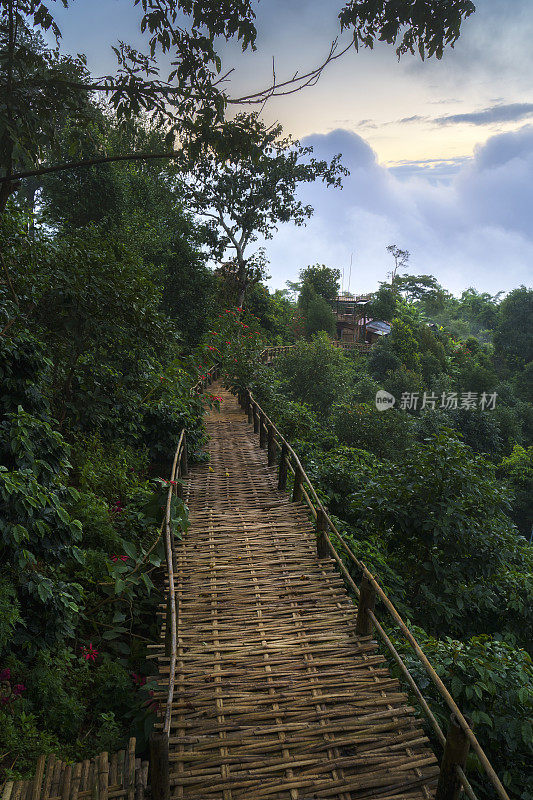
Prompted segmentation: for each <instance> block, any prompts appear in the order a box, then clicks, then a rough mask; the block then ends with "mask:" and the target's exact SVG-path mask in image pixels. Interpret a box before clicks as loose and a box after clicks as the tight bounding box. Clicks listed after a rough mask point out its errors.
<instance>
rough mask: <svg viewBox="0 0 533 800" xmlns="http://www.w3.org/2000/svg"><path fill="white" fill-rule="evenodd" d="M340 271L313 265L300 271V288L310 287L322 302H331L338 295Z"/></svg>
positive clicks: (321, 265) (322, 265) (323, 265)
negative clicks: (322, 299)
mask: <svg viewBox="0 0 533 800" xmlns="http://www.w3.org/2000/svg"><path fill="white" fill-rule="evenodd" d="M340 279H341V271H340V269H332V268H331V267H326V265H325V264H314V265H313V266H309V267H306V268H305V269H302V270H300V287H301V289H302V288H303V287H304V286H312V287H313V289H314V290H315V292H316V293H317V294H318V295H320V297H323V298H324V300H333V299H335V297H337V295H338V293H339V281H340Z"/></svg>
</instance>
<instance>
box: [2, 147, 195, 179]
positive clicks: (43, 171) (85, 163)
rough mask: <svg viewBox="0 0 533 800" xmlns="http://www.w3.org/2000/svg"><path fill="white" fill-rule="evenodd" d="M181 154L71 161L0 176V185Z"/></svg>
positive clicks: (179, 155) (150, 154) (108, 157)
mask: <svg viewBox="0 0 533 800" xmlns="http://www.w3.org/2000/svg"><path fill="white" fill-rule="evenodd" d="M182 155H183V153H182V152H181V150H170V151H169V152H167V153H127V154H126V155H122V156H100V157H98V158H86V159H83V160H82V161H72V162H69V163H68V164H56V165H55V166H53V167H41V168H39V169H32V170H29V171H28V172H17V173H14V174H13V175H3V176H0V184H1V183H9V182H12V181H20V180H23V179H24V178H34V177H36V176H38V175H49V174H50V173H51V172H61V171H62V170H72V169H78V168H79V167H93V166H95V165H96V164H109V163H112V162H116V161H149V160H151V159H158V158H162V159H164V158H168V159H174V158H181V157H182Z"/></svg>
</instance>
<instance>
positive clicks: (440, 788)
mask: <svg viewBox="0 0 533 800" xmlns="http://www.w3.org/2000/svg"><path fill="white" fill-rule="evenodd" d="M469 749H470V742H469V741H468V737H467V736H466V734H465V732H464V731H463V729H462V728H461V726H460V725H459V723H458V721H457V718H456V717H455V714H451V715H450V727H449V728H448V735H447V736H446V744H445V746H444V755H443V757H442V762H441V766H440V775H439V782H438V784H437V791H436V793H435V800H459V796H460V793H461V788H462V786H461V779H460V777H459V774H458V772H457V768H458V767H459V768H460V769H461V770H464V768H465V765H466V758H467V756H468V751H469Z"/></svg>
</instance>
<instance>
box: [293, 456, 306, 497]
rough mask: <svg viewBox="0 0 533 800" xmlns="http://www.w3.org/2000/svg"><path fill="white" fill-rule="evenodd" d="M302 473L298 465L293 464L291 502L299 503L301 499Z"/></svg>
mask: <svg viewBox="0 0 533 800" xmlns="http://www.w3.org/2000/svg"><path fill="white" fill-rule="evenodd" d="M303 496H304V495H303V474H302V470H301V469H300V467H298V466H297V465H295V466H294V486H293V487H292V502H293V503H301V502H302V499H303Z"/></svg>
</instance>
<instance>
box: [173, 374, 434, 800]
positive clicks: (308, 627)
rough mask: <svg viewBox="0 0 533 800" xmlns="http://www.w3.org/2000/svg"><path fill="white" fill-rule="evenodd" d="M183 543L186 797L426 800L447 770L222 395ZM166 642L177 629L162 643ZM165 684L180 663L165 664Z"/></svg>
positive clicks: (177, 734)
mask: <svg viewBox="0 0 533 800" xmlns="http://www.w3.org/2000/svg"><path fill="white" fill-rule="evenodd" d="M216 392H217V393H218V394H220V395H222V397H223V402H222V405H221V411H220V412H217V411H212V412H211V413H210V414H209V415H208V417H207V419H206V423H207V430H208V433H209V435H210V441H209V445H208V450H209V454H210V462H209V464H203V465H200V466H196V467H194V468H193V469H192V471H191V473H190V480H189V483H188V486H187V489H186V494H187V503H188V505H189V510H190V519H191V527H190V530H189V533H188V534H187V536H186V537H185V540H184V542H183V543H180V544H178V545H177V546H176V551H175V556H176V561H175V563H176V572H175V582H176V592H177V603H178V659H177V669H176V684H175V695H174V702H173V705H172V723H171V730H170V770H171V781H170V783H171V796H172V798H194V799H195V800H215V799H218V798H221V800H245V799H246V800H263V798H264V799H265V800H278V798H279V799H280V800H281V798H283V800H318V798H333V799H334V800H354V799H355V798H358V799H359V798H360V799H361V800H362V799H363V798H370V797H372V798H380V799H381V800H389V799H390V800H393V799H394V800H418V799H419V798H421V799H422V798H431V797H433V795H434V786H435V783H436V780H437V776H438V765H437V761H436V758H435V756H434V755H433V753H432V752H431V750H430V748H429V744H428V741H427V739H426V737H425V735H424V733H423V731H422V729H421V727H420V723H419V721H418V720H417V719H416V718H415V716H414V712H413V708H411V707H410V706H409V704H408V700H407V697H406V695H405V693H403V692H402V691H401V689H400V686H399V683H398V681H396V680H395V679H394V678H392V677H391V675H390V673H389V670H388V668H387V666H386V664H385V659H384V658H383V656H382V655H381V654H380V653H379V651H378V649H377V645H376V643H375V642H374V641H372V640H371V639H370V637H357V636H356V635H355V608H354V606H353V603H352V600H351V599H350V598H349V596H348V594H347V593H346V590H345V588H344V584H343V582H342V580H341V578H340V576H339V574H338V573H337V572H336V570H335V569H334V562H333V560H332V559H330V558H322V559H319V558H318V557H317V555H316V545H315V533H314V531H313V528H312V526H311V524H310V522H309V519H308V516H307V514H306V513H305V510H304V507H303V506H301V505H300V504H295V503H292V502H290V500H289V497H288V496H287V495H286V494H285V493H284V492H279V491H278V490H277V480H276V474H275V470H274V468H269V467H268V466H267V458H266V454H265V452H264V451H263V450H260V449H259V447H258V444H257V442H256V438H257V437H254V435H253V430H252V426H251V425H249V424H248V423H247V421H246V417H245V415H244V414H243V413H242V411H241V409H240V408H239V406H238V404H237V401H236V399H235V398H234V397H233V396H232V395H231V394H230V393H229V392H227V391H225V390H224V389H222V388H221V387H220V386H217V387H216ZM163 635H164V631H163ZM159 667H160V672H161V678H162V681H161V685H162V686H164V685H165V677H166V676H168V671H169V660H168V658H165V657H164V655H163V654H162V655H161V656H160V658H159Z"/></svg>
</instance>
